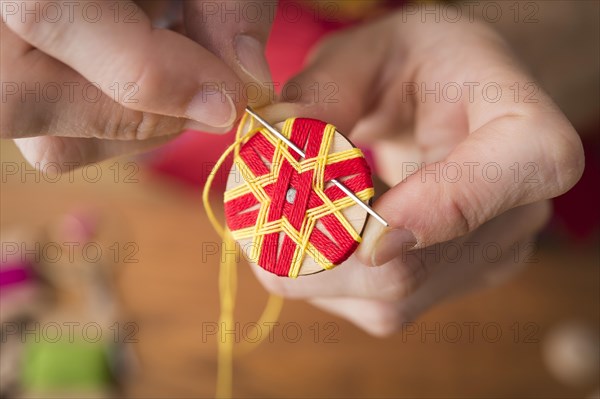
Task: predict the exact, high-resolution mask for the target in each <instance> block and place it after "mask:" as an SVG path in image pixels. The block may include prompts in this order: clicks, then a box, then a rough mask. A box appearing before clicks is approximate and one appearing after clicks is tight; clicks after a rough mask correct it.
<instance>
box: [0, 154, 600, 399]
mask: <svg viewBox="0 0 600 399" xmlns="http://www.w3.org/2000/svg"><path fill="white" fill-rule="evenodd" d="M1 155H2V163H3V165H8V163H10V164H11V165H16V166H17V167H18V168H20V169H23V168H24V165H23V164H21V162H22V159H21V158H20V156H19V155H18V153H17V151H16V150H15V149H14V147H13V145H12V144H11V143H8V142H2V151H1ZM114 162H115V161H109V162H106V163H104V164H102V171H103V176H102V178H101V179H100V180H99V181H98V182H97V183H91V182H90V181H89V180H90V179H88V181H85V179H83V178H82V176H81V174H80V173H78V172H75V173H74V179H73V182H71V181H69V177H68V176H66V175H64V176H62V177H61V178H60V179H59V181H58V182H50V181H46V180H45V179H44V178H41V179H40V181H39V182H36V181H35V176H33V177H32V176H30V175H26V176H15V175H8V176H4V175H3V180H2V190H1V197H0V199H1V211H2V213H1V220H0V226H1V227H2V228H3V229H7V228H12V227H14V226H23V225H25V226H36V225H40V224H43V223H47V222H48V221H50V220H52V219H53V218H55V217H56V215H59V214H60V213H61V212H67V211H69V210H70V209H72V208H73V207H76V206H81V205H82V204H86V205H87V206H95V207H97V208H98V209H100V210H101V211H102V212H105V213H106V214H109V215H111V217H113V218H115V219H117V220H118V223H119V224H120V226H121V228H120V229H119V230H120V231H118V232H115V236H119V237H120V238H119V239H120V240H123V242H130V241H131V242H135V243H136V244H137V245H138V247H139V252H138V253H137V254H136V255H135V258H136V259H138V260H139V262H138V263H127V264H122V265H120V266H119V267H120V270H119V284H118V286H119V290H120V294H121V296H122V308H123V309H124V310H125V311H126V312H125V316H124V320H125V321H133V322H135V323H137V325H138V326H139V330H138V331H137V333H136V335H135V338H136V340H137V343H134V344H131V345H132V347H133V348H134V350H135V353H136V354H137V359H138V362H139V364H138V370H137V372H136V373H135V374H134V375H132V376H130V377H129V378H128V380H127V383H126V387H125V392H126V393H127V395H128V396H129V397H135V398H167V397H177V398H196V397H211V396H213V395H214V389H215V377H216V337H215V336H212V335H211V336H208V337H204V338H206V339H203V328H204V329H206V328H207V326H209V327H210V326H212V325H213V324H212V323H214V322H216V321H217V318H218V298H217V272H218V257H217V256H216V255H210V256H206V255H204V256H203V252H202V250H203V246H204V248H205V249H206V245H212V244H211V243H218V237H217V236H216V235H215V233H214V232H213V231H212V229H211V227H210V225H209V223H208V221H207V218H206V215H205V214H204V211H203V209H202V205H201V198H200V192H198V191H194V190H191V189H189V188H187V187H184V186H183V185H181V184H178V183H176V182H173V181H166V180H165V179H163V178H157V177H154V176H150V175H149V174H148V173H146V172H144V170H143V169H141V170H140V171H139V172H136V173H135V176H133V177H134V178H135V179H137V180H138V181H137V182H126V181H125V180H126V179H125V177H124V176H123V175H124V174H126V173H127V172H130V171H131V170H133V169H131V168H130V166H128V165H131V164H127V162H128V160H127V159H122V160H119V161H118V164H117V168H116V169H119V170H120V171H121V173H122V174H121V175H120V176H118V178H117V179H116V182H115V179H114V177H115V174H114V173H115V167H114V165H115V163H114ZM133 165H136V164H133ZM111 167H112V169H111ZM127 168H130V169H127ZM42 177H43V176H42ZM129 180H131V179H129ZM537 257H538V259H539V262H538V263H535V264H532V265H531V266H530V267H529V268H527V269H526V270H525V271H524V272H523V273H521V274H520V275H518V276H517V277H516V278H514V279H513V280H511V281H510V282H508V283H506V284H504V285H502V286H500V287H496V288H493V289H488V290H485V291H482V292H476V293H473V294H470V295H468V296H466V297H462V298H459V299H456V300H454V301H452V302H447V303H444V304H442V305H440V306H438V307H436V308H435V309H433V310H431V311H430V312H428V313H427V314H425V315H424V316H423V317H422V318H420V319H419V320H418V321H417V322H416V324H415V325H414V326H413V327H414V328H418V329H419V330H420V332H423V331H424V330H426V329H427V330H429V331H433V332H429V333H427V334H425V336H422V335H421V334H420V333H417V334H410V335H409V334H406V333H404V334H402V333H398V334H397V335H395V336H393V337H390V338H386V339H377V338H373V337H370V336H369V335H367V334H365V333H363V332H361V331H360V330H358V329H357V328H355V327H354V326H352V325H351V324H349V323H347V322H345V321H342V320H340V319H338V318H336V317H334V316H331V315H329V314H326V313H324V312H322V311H320V310H317V309H315V308H313V307H312V306H310V305H308V304H306V303H304V302H301V301H287V302H286V303H285V306H284V309H283V313H282V315H281V318H280V320H279V323H280V325H279V326H280V327H281V328H279V329H278V328H276V329H275V333H274V335H273V342H269V343H265V344H262V345H261V346H259V347H258V348H257V349H256V350H254V351H253V352H251V353H248V354H246V355H243V356H240V357H238V358H236V360H235V366H234V367H235V370H234V381H235V385H234V395H235V396H236V397H273V398H288V397H289V398H292V397H293V398H296V397H311V398H317V397H319V398H320V397H335V398H367V397H369V398H371V397H406V398H409V397H410V398H412V397H418V398H425V397H426V398H450V397H452V398H455V397H459V398H504V397H510V398H513V397H514V398H529V397H532V398H533V397H535V398H551V397H552V398H554V397H561V398H563V397H586V396H588V395H590V394H591V393H592V392H593V391H594V390H595V389H597V387H594V386H585V387H578V388H574V387H568V386H565V385H563V384H561V383H559V382H558V381H556V380H555V379H554V378H553V377H552V375H551V374H550V373H549V371H548V370H547V368H546V366H545V364H544V360H543V357H542V346H543V343H544V338H545V336H546V334H547V333H548V331H550V330H551V329H552V328H553V326H555V325H557V324H559V323H562V322H565V321H568V320H574V319H575V320H582V321H584V322H587V323H589V324H590V325H591V326H593V327H594V328H598V323H599V314H600V311H599V310H600V309H599V292H600V283H599V277H600V276H599V269H598V261H599V257H598V248H597V244H595V243H589V244H587V245H583V244H581V245H578V244H577V245H576V244H571V245H568V244H565V243H561V242H557V243H553V245H545V246H542V248H541V250H540V251H539V253H538V255H537ZM239 270H240V276H239V277H240V282H239V295H238V298H239V299H238V306H237V310H236V313H237V315H236V317H237V320H238V321H239V322H240V326H241V327H242V328H243V327H244V326H246V325H247V323H249V322H252V321H254V320H256V319H257V317H258V316H259V314H260V311H261V310H262V306H263V305H264V303H265V300H266V297H267V296H266V293H265V292H264V290H263V289H262V288H261V286H260V285H259V284H258V283H257V282H256V281H255V279H254V277H253V275H252V273H251V271H250V270H249V269H248V267H247V265H245V264H240V267H239ZM457 325H458V326H460V328H461V333H462V337H461V338H460V339H458V340H457V342H451V341H453V340H455V334H456V333H455V331H456V326H457ZM468 325H472V326H474V327H473V332H474V335H473V337H472V338H469V336H468V331H469V329H468V327H467V326H468ZM436 326H437V327H438V331H439V332H438V333H437V334H436V333H435V329H436ZM484 326H491V327H488V330H487V334H485V333H484V331H483V327H484ZM283 327H285V328H286V331H285V334H284V331H283ZM490 328H491V329H490ZM453 329H454V330H453ZM497 330H498V331H500V332H501V334H502V335H501V336H500V337H499V338H498V339H497V340H496V339H495V338H494V336H493V335H495V334H493V333H494V332H495V331H497ZM315 331H318V332H319V334H318V335H316V334H315ZM515 331H518V332H519V334H518V336H516V335H515V334H516V332H515ZM298 332H300V335H298V336H296V335H297V333H298ZM332 332H334V334H333V335H332V336H329V335H328V334H331V333H332ZM250 339H251V338H250ZM330 341H331V342H330ZM436 341H439V342H436ZM494 341H496V342H494Z"/></svg>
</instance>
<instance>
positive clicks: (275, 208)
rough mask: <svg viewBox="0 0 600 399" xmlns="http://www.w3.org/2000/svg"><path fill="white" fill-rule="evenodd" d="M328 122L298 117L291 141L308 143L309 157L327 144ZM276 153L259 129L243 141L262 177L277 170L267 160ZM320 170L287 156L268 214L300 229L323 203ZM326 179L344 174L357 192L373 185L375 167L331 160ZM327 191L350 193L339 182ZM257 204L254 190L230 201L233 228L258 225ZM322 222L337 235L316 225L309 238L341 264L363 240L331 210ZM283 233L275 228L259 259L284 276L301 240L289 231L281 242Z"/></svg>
mask: <svg viewBox="0 0 600 399" xmlns="http://www.w3.org/2000/svg"><path fill="white" fill-rule="evenodd" d="M326 125H327V124H326V123H324V122H321V121H318V120H315V119H308V118H296V119H295V120H294V124H293V126H292V130H291V136H290V140H291V141H292V142H293V143H294V144H296V145H297V146H299V147H300V148H305V154H306V159H310V158H314V157H316V156H317V155H318V153H319V149H320V148H321V145H323V143H322V141H323V131H324V129H325V126H326ZM288 151H289V152H290V154H291V155H292V156H293V157H294V159H297V160H298V159H299V156H298V155H297V154H296V153H295V152H293V151H290V150H289V149H288ZM274 152H275V147H274V146H273V145H272V144H271V143H270V142H269V141H268V140H267V139H266V138H265V137H264V136H263V135H262V134H256V135H254V136H253V137H252V138H251V139H250V140H248V142H247V143H246V144H244V145H243V146H242V148H241V149H240V153H239V155H240V157H241V159H242V160H243V161H244V162H245V163H246V165H247V166H248V167H249V169H250V170H251V171H252V173H253V174H254V175H255V176H257V177H259V176H263V175H266V174H269V173H271V170H270V168H269V167H267V165H265V162H264V161H263V159H266V160H268V161H269V162H272V161H273V155H274ZM314 172H315V171H314V170H308V171H306V172H304V173H298V172H297V171H296V169H294V167H293V166H292V165H290V163H289V162H288V161H287V160H285V158H284V160H283V161H282V164H281V167H280V169H279V175H278V176H277V177H276V179H275V180H274V182H273V183H271V184H269V185H267V186H265V187H264V190H265V192H266V193H267V194H268V196H269V197H270V200H271V203H270V206H269V210H268V219H267V220H268V221H269V222H271V221H277V220H279V219H281V218H282V217H285V218H287V219H288V220H289V222H290V224H291V225H292V226H293V227H294V228H295V229H296V230H300V228H301V227H302V222H303V220H304V218H305V217H306V212H307V210H308V209H312V208H316V207H319V206H321V205H322V204H323V201H322V200H321V198H320V197H319V196H318V195H317V194H316V193H315V192H314V190H313V186H312V184H313V178H314ZM323 178H324V179H323V180H324V181H325V182H327V181H330V180H331V179H338V180H342V179H343V183H344V185H345V186H346V187H348V188H349V189H350V190H352V191H353V192H359V191H362V190H365V189H367V188H371V187H373V183H372V181H371V174H370V170H369V167H368V165H367V163H366V161H365V159H364V158H362V157H360V158H352V159H348V160H343V161H339V162H335V163H332V164H330V165H326V167H325V171H324V176H323ZM290 187H293V188H294V189H295V190H296V196H295V199H294V201H293V204H290V203H289V202H287V201H286V194H287V192H288V189H289V188H290ZM324 192H325V195H327V197H329V199H331V200H332V201H335V200H337V199H340V198H343V197H344V196H345V194H344V193H343V192H342V191H341V190H340V189H339V188H337V187H336V186H333V185H332V186H330V187H328V188H327V189H325V190H324ZM257 204H259V201H258V199H257V198H256V197H254V195H253V194H252V193H249V194H245V195H242V196H240V197H237V198H234V199H232V200H230V201H227V202H226V203H225V216H226V219H227V225H228V226H229V229H230V230H232V231H235V230H239V229H243V228H247V227H250V226H253V225H254V224H256V221H257V216H258V212H259V211H258V209H255V210H250V211H249V210H248V209H250V208H252V207H255V206H256V205H257ZM319 221H320V222H321V223H322V226H323V227H324V228H325V229H326V230H327V232H328V233H329V234H330V235H331V237H332V238H333V239H331V238H329V237H328V236H327V235H326V234H325V233H323V232H322V231H320V230H319V229H318V228H314V229H313V230H312V232H311V233H310V237H309V241H310V243H311V244H312V245H313V246H314V247H315V248H316V249H317V250H318V251H319V252H320V253H321V255H322V256H324V257H325V258H326V259H327V260H329V261H330V262H331V263H333V264H335V265H337V264H340V263H341V262H343V261H344V260H346V259H347V258H348V257H349V256H350V255H351V254H352V253H353V252H354V250H355V249H356V247H357V245H358V242H357V241H356V240H354V238H353V237H352V235H351V234H350V233H349V232H348V231H347V230H346V228H345V227H344V226H343V225H342V224H341V223H340V221H339V220H338V219H337V218H336V217H335V216H334V215H326V216H324V217H322V218H320V219H319ZM280 234H281V232H275V233H270V234H266V235H265V237H264V241H263V244H262V248H261V249H262V250H261V253H260V256H259V259H258V264H259V265H260V266H261V267H262V268H264V269H266V270H268V271H270V272H272V273H275V274H277V275H279V276H287V275H288V273H289V270H290V267H291V263H292V258H293V255H294V252H295V250H296V243H295V242H294V241H293V240H292V239H291V238H290V237H288V236H287V235H286V236H285V237H284V238H283V241H282V242H281V245H279V240H280Z"/></svg>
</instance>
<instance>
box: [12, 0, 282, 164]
mask: <svg viewBox="0 0 600 399" xmlns="http://www.w3.org/2000/svg"><path fill="white" fill-rule="evenodd" d="M87 3H90V4H91V6H92V7H91V8H93V9H94V10H97V9H99V11H98V12H97V13H96V12H91V11H88V13H84V12H83V11H82V10H83V9H84V8H85V7H86V4H87ZM227 3H228V7H232V6H234V5H235V4H233V3H235V2H232V1H228V2H227ZM115 4H118V11H115ZM207 4H208V5H209V6H210V7H215V6H216V7H218V5H219V3H216V2H213V1H211V2H208V1H203V0H194V1H186V2H185V7H184V10H183V12H184V14H183V16H184V19H183V26H181V27H180V28H181V29H180V30H185V31H186V32H187V35H183V34H180V33H176V32H175V31H173V30H168V29H157V28H155V26H156V25H157V21H159V22H160V23H159V25H160V24H164V18H162V17H164V14H165V13H166V10H167V9H168V6H169V5H168V2H165V1H153V2H141V3H140V7H144V8H145V9H146V10H143V9H141V8H140V7H138V5H137V4H136V3H134V2H131V1H124V2H120V3H115V2H88V1H86V0H84V1H81V2H77V4H76V7H77V8H75V9H74V11H73V10H71V11H69V9H68V8H65V7H66V6H65V7H63V9H62V11H61V14H60V15H61V17H60V18H56V20H55V15H57V14H56V11H52V10H48V9H46V8H42V7H45V6H44V3H43V2H36V1H28V2H2V7H0V10H1V12H2V23H1V26H0V33H1V35H0V38H1V40H2V43H1V44H2V55H1V57H0V62H1V69H0V70H1V71H2V72H1V78H2V82H3V86H4V85H5V84H6V85H7V86H6V89H7V90H6V91H5V88H4V87H3V92H4V93H3V94H5V96H6V98H3V102H2V109H1V114H0V133H1V135H2V138H11V139H18V140H17V141H16V143H17V145H18V146H19V148H20V149H21V151H22V152H23V155H24V156H25V158H26V159H27V160H28V161H29V162H30V163H32V164H34V165H36V166H39V167H43V165H44V164H45V163H47V162H74V163H76V164H79V165H84V164H86V163H90V162H96V161H100V160H102V159H105V158H109V157H112V156H116V155H119V154H123V153H132V152H137V151H141V150H144V149H148V148H150V147H153V146H156V145H157V144H160V143H163V142H165V141H166V140H168V139H169V138H172V137H173V136H174V135H176V134H178V133H179V132H181V131H182V130H183V129H184V128H195V129H197V130H202V131H208V132H214V133H224V132H227V131H229V130H230V129H231V127H232V125H233V124H234V122H235V120H236V119H237V118H238V116H239V115H241V112H243V109H244V107H245V106H246V105H247V100H246V98H245V97H244V95H243V93H244V92H245V90H243V88H244V85H245V84H248V83H250V82H256V80H257V79H256V76H260V77H261V78H262V80H265V77H267V80H269V79H270V78H269V77H270V73H269V70H268V66H267V64H266V61H265V60H264V43H265V41H266V39H267V36H268V32H269V30H270V25H271V22H272V18H271V17H270V15H271V14H270V13H267V12H264V13H262V14H261V15H262V17H261V18H257V19H253V20H252V21H244V20H242V21H241V22H240V21H236V20H235V18H228V19H227V20H226V21H224V22H223V21H221V18H220V14H219V13H214V12H208V11H210V10H212V8H209V6H208V5H207ZM15 7H16V8H15ZM35 7H38V9H37V10H38V11H37V12H34V13H33V14H26V13H25V11H24V10H26V9H27V10H36V8H35ZM94 10H92V11H94ZM51 11H52V13H51ZM85 15H88V16H90V15H91V16H92V17H91V18H90V17H88V18H85V17H84V16H85ZM94 15H100V16H101V17H100V18H99V19H98V20H94V19H93V16H94ZM36 18H37V19H38V21H37V22H36ZM161 18H162V19H161ZM217 27H218V29H217ZM209 31H210V32H213V34H208V33H207V32H209ZM242 33H243V34H244V35H245V36H247V37H251V38H252V40H254V41H251V43H253V44H252V45H250V46H246V48H244V49H242V50H240V49H238V48H237V47H236V43H237V41H236V40H237V37H238V36H240V35H241V34H242ZM74 38H76V39H74ZM247 43H248V41H247V40H246V44H247ZM238 53H241V54H243V55H244V57H238ZM244 61H245V62H246V63H247V64H249V65H244ZM91 83H93V84H94V86H95V87H94V86H91V85H90V84H91ZM261 83H264V82H261ZM36 85H39V86H38V87H40V88H42V89H37V91H38V92H41V93H42V94H41V95H39V96H38V97H37V98H36V97H35V96H34V95H24V93H25V92H26V90H30V91H31V90H33V91H35V88H36ZM9 86H10V87H9ZM53 87H59V88H60V89H61V93H62V94H61V95H58V96H57V95H56V94H55V93H56V91H52V90H53V89H52V88H53ZM255 87H256V85H255ZM9 89H10V91H9ZM46 89H48V90H49V91H48V92H47V93H49V94H46V92H44V90H46ZM54 90H55V89H54ZM223 92H227V93H229V94H228V95H227V94H224V93H223ZM264 101H265V98H260V97H259V98H258V100H257V102H254V103H253V105H254V106H260V105H261V104H264ZM89 138H91V140H90V139H89Z"/></svg>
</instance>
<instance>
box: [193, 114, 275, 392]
mask: <svg viewBox="0 0 600 399" xmlns="http://www.w3.org/2000/svg"><path fill="white" fill-rule="evenodd" d="M246 119H247V116H246V115H244V117H243V118H242V120H241V122H240V125H239V128H238V131H237V134H236V139H235V141H234V142H233V144H231V145H230V146H229V147H228V148H227V149H226V150H225V152H224V153H223V154H222V155H221V157H220V158H219V160H218V161H217V163H216V164H215V166H214V167H213V169H212V171H211V173H210V175H209V176H208V178H207V179H206V184H205V186H204V190H203V192H202V202H203V203H204V209H205V211H206V214H207V215H208V219H209V221H210V223H211V224H212V226H213V228H214V229H215V230H216V231H217V233H218V234H219V235H220V236H221V238H222V239H223V246H222V248H221V260H220V262H221V264H220V269H219V300H220V303H221V311H220V316H219V326H220V328H225V329H227V330H229V331H233V330H234V310H235V297H236V291H237V269H236V267H237V264H236V261H235V256H233V255H232V254H233V253H235V252H234V251H236V250H237V246H236V243H235V240H234V238H233V237H232V236H231V233H230V232H229V231H228V230H226V229H225V228H224V227H223V226H222V225H221V223H219V220H218V219H217V217H216V215H215V213H214V211H213V209H212V207H211V204H210V188H211V186H212V183H213V181H214V179H215V176H216V174H217V172H218V171H219V169H220V168H221V166H222V165H223V162H225V159H227V156H229V154H231V152H234V155H235V156H237V155H238V153H239V148H240V144H241V143H242V142H243V141H244V140H246V139H248V138H249V137H251V135H252V134H254V133H255V131H254V129H252V126H253V125H254V121H253V120H250V129H249V134H247V135H245V136H242V129H243V126H245V123H246ZM282 307H283V298H281V297H279V296H276V295H270V296H269V300H268V302H267V305H266V306H265V309H264V310H263V313H262V315H261V317H260V319H259V320H258V322H257V325H259V326H261V325H267V326H268V329H267V334H261V335H260V339H259V340H258V341H257V342H253V343H252V344H250V343H247V344H244V345H241V349H242V352H243V353H247V352H249V351H250V350H252V349H254V348H255V347H256V346H257V345H258V344H260V343H261V342H262V341H263V340H264V338H265V337H266V336H268V335H269V334H270V329H271V328H272V326H273V324H274V322H275V321H276V320H277V319H278V318H279V314H280V312H281V308H282ZM268 322H270V323H268ZM267 323H268V324H267ZM233 352H234V342H233V340H232V339H231V337H230V334H226V335H225V337H224V339H219V340H218V355H217V356H218V358H217V363H218V366H217V389H216V395H215V396H216V397H217V398H230V397H231V396H232V390H233Z"/></svg>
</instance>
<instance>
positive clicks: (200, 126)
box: [181, 119, 233, 134]
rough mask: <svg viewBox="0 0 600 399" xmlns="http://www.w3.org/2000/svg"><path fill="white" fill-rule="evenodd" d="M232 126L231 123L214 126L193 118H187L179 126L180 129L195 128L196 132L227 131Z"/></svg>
mask: <svg viewBox="0 0 600 399" xmlns="http://www.w3.org/2000/svg"><path fill="white" fill-rule="evenodd" d="M232 128H233V125H229V126H226V127H214V126H209V125H207V124H204V123H201V122H196V121H195V120H192V119H187V120H186V121H185V123H184V124H183V126H182V127H181V130H182V131H184V130H195V131H197V132H207V133H223V134H224V133H227V132H229V131H230V130H231V129H232Z"/></svg>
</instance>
